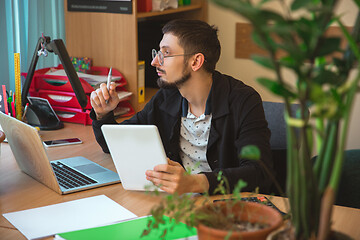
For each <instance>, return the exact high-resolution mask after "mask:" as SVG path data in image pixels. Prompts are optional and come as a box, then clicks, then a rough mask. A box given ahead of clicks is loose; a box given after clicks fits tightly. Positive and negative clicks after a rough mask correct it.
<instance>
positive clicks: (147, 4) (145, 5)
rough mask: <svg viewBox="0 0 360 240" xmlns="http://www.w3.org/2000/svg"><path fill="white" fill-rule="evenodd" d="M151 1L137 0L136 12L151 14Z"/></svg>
mask: <svg viewBox="0 0 360 240" xmlns="http://www.w3.org/2000/svg"><path fill="white" fill-rule="evenodd" d="M151 10H152V0H137V11H138V12H151Z"/></svg>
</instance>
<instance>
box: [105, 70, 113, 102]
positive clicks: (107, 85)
mask: <svg viewBox="0 0 360 240" xmlns="http://www.w3.org/2000/svg"><path fill="white" fill-rule="evenodd" d="M111 72H112V67H111V68H110V70H109V74H108V78H107V83H106V87H107V89H108V91H109V90H110V84H111ZM108 101H109V100H106V103H108Z"/></svg>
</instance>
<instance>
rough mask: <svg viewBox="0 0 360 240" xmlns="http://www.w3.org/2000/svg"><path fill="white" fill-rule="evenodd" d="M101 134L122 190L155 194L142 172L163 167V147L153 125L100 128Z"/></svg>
mask: <svg viewBox="0 0 360 240" xmlns="http://www.w3.org/2000/svg"><path fill="white" fill-rule="evenodd" d="M101 130H102V132H103V134H104V137H105V141H106V143H107V146H108V147H109V150H110V154H111V157H112V159H113V162H114V164H115V167H116V170H117V172H118V174H119V176H120V179H121V183H122V186H123V187H124V189H126V190H139V191H144V190H155V189H157V188H156V187H155V186H154V185H153V184H152V182H150V181H148V180H146V176H145V171H146V170H152V169H153V168H154V167H155V166H156V165H158V164H167V158H166V154H165V151H164V147H163V144H162V141H161V138H160V135H159V132H158V129H157V127H156V126H154V125H103V126H102V127H101Z"/></svg>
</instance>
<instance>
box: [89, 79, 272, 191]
mask: <svg viewBox="0 0 360 240" xmlns="http://www.w3.org/2000/svg"><path fill="white" fill-rule="evenodd" d="M211 94H212V95H211V112H212V120H211V128H210V135H209V140H208V146H207V153H206V156H207V160H208V163H209V165H210V167H211V169H212V172H205V173H204V174H205V175H206V177H207V179H208V181H209V184H210V189H209V193H210V194H212V193H213V191H214V190H215V188H216V186H217V184H218V181H217V173H218V172H219V171H220V170H221V171H222V172H223V175H224V176H226V177H227V179H228V181H229V183H230V186H231V188H233V187H234V186H235V185H236V183H237V182H238V180H239V179H242V180H244V181H246V182H247V187H245V188H244V189H243V191H253V190H254V189H255V188H256V187H259V188H260V191H261V192H267V190H268V189H269V186H270V185H271V182H270V180H269V179H270V178H269V177H268V175H267V174H266V171H265V169H264V167H263V165H266V166H267V168H268V169H269V171H270V172H273V169H272V166H273V162H272V158H271V151H270V144H269V139H270V130H269V129H268V127H267V121H266V120H265V115H264V110H263V106H262V100H261V97H260V95H259V94H258V93H257V92H256V91H255V90H254V89H253V88H251V87H249V86H247V85H245V84H244V83H243V82H241V81H239V80H236V79H234V78H232V77H230V76H227V75H223V74H221V73H219V72H215V73H214V74H213V85H212V91H211ZM181 103H182V96H181V94H180V92H179V91H178V90H177V89H160V90H159V91H158V92H157V93H156V95H155V96H154V97H153V98H152V99H151V100H150V101H149V103H148V104H146V106H145V107H144V109H143V110H142V111H140V112H138V113H137V114H135V115H134V116H133V117H132V118H131V119H129V120H126V121H124V122H122V123H121V124H154V125H156V126H157V127H158V129H159V133H160V136H161V139H162V142H163V145H164V148H165V151H166V154H167V156H168V157H169V158H170V159H171V160H173V161H177V162H179V163H180V164H182V162H181V160H180V157H179V139H180V123H181V111H182V109H181ZM90 115H91V118H92V119H93V120H94V119H96V118H95V113H94V112H93V111H92V113H91V114H90ZM103 124H116V121H115V120H114V116H113V113H112V112H111V113H109V114H108V115H107V116H105V117H104V118H103V119H101V120H99V121H97V120H94V121H93V130H94V134H95V137H96V140H97V141H98V143H99V145H100V146H101V147H102V149H103V151H104V152H107V153H108V152H109V150H108V148H107V145H106V142H105V139H104V136H103V135H102V132H101V129H100V127H101V125H103ZM119 137H121V136H119ZM246 145H256V146H257V147H258V148H259V149H260V152H261V161H262V163H264V164H260V163H258V162H257V161H252V160H247V159H242V158H239V154H240V151H241V148H242V147H244V146H246Z"/></svg>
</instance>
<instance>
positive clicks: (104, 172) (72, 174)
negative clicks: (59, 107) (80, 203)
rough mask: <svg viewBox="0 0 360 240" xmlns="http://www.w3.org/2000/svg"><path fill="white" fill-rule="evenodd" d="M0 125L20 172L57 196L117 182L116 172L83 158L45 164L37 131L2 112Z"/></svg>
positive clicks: (42, 147) (42, 148) (44, 153)
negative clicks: (57, 194)
mask: <svg viewBox="0 0 360 240" xmlns="http://www.w3.org/2000/svg"><path fill="white" fill-rule="evenodd" d="M0 124H1V126H2V128H3V131H4V132H5V134H6V137H7V139H8V143H9V144H10V147H11V150H12V152H13V154H14V156H15V159H16V162H17V164H18V165H19V167H20V169H21V170H22V171H23V172H25V173H26V174H28V175H30V176H31V177H33V178H34V179H35V180H37V181H39V182H41V183H43V184H44V185H46V186H47V187H49V188H51V189H52V190H54V191H55V192H57V193H59V194H67V193H72V192H77V191H81V190H85V189H90V188H95V187H100V186H104V185H109V184H112V183H118V182H120V179H119V176H118V174H117V173H115V172H113V171H111V170H109V169H106V168H104V167H102V166H100V165H98V164H96V163H94V162H92V161H90V160H88V159H86V158H84V157H72V158H66V159H61V160H55V161H49V159H48V157H47V155H46V151H45V148H44V146H43V143H42V141H41V138H40V136H39V134H38V131H37V130H36V129H35V128H34V127H32V126H30V125H28V124H25V123H23V122H21V121H19V120H17V119H15V118H13V117H10V116H7V115H6V114H4V113H2V112H0ZM69 150H70V151H71V149H69Z"/></svg>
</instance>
